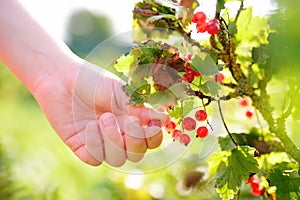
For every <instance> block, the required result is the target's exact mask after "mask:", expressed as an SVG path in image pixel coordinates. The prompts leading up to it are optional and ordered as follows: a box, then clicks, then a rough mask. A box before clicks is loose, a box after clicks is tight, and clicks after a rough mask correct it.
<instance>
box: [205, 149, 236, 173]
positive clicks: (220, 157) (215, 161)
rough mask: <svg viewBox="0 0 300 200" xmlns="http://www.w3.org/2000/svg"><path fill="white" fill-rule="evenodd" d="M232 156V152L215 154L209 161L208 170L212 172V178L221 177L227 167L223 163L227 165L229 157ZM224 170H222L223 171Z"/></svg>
mask: <svg viewBox="0 0 300 200" xmlns="http://www.w3.org/2000/svg"><path fill="white" fill-rule="evenodd" d="M230 155H231V151H218V152H216V153H214V154H213V155H212V156H210V158H209V159H208V169H209V172H210V176H214V177H219V176H220V174H222V173H223V171H224V170H225V168H226V165H225V164H224V165H223V164H221V163H227V159H228V157H229V156H230ZM223 167H225V168H224V170H221V169H223Z"/></svg>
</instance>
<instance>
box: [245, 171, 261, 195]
mask: <svg viewBox="0 0 300 200" xmlns="http://www.w3.org/2000/svg"><path fill="white" fill-rule="evenodd" d="M259 183H260V178H259V176H258V175H257V174H254V175H252V176H251V177H250V178H249V180H248V182H247V184H250V186H251V193H252V195H253V196H262V195H263V194H264V193H265V189H264V188H262V187H261V186H260V185H259Z"/></svg>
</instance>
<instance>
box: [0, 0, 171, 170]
mask: <svg viewBox="0 0 300 200" xmlns="http://www.w3.org/2000/svg"><path fill="white" fill-rule="evenodd" d="M0 30H1V31H0V60H1V61H2V62H3V63H4V64H5V65H6V66H7V67H8V68H9V69H10V70H11V71H12V73H14V74H15V75H16V76H17V77H18V78H19V80H20V81H21V82H22V83H23V84H24V85H25V86H26V88H27V89H28V90H29V91H30V92H31V93H32V95H33V96H34V97H35V99H36V100H37V102H38V103H39V105H40V107H41V109H42V111H43V112H44V114H45V116H46V117H47V119H48V121H49V123H50V124H51V126H52V127H53V129H54V130H55V131H56V133H57V134H58V135H59V137H60V138H61V139H62V140H63V142H64V143H65V144H66V145H67V146H69V147H70V149H71V150H72V151H73V152H74V153H75V154H76V155H77V156H78V157H79V158H80V159H81V160H82V161H83V162H85V163H87V164H90V165H95V166H96V165H100V164H101V163H103V162H106V163H108V164H109V165H111V166H115V167H119V166H122V165H123V164H124V163H125V162H126V160H129V161H132V162H138V161H140V160H141V159H142V158H143V156H144V154H145V153H146V151H147V149H153V148H156V147H158V146H159V145H160V144H161V142H162V132H161V129H160V128H159V127H157V126H151V127H148V126H147V124H148V122H149V121H150V120H152V119H158V120H160V121H161V122H162V124H164V123H165V122H166V121H167V116H166V114H165V113H161V112H158V111H155V110H154V109H152V108H150V107H149V106H139V107H137V106H133V105H128V104H127V102H128V96H127V95H126V94H125V92H124V91H123V90H122V87H121V86H122V85H123V84H124V83H123V82H122V81H121V80H120V79H119V78H118V77H116V76H114V75H112V74H111V73H109V72H107V71H105V70H103V69H100V68H99V67H97V66H94V65H93V64H91V63H89V62H86V61H84V60H82V59H80V58H79V57H77V56H76V55H75V54H73V53H72V52H71V51H70V50H69V49H68V48H67V47H66V45H64V44H63V43H62V42H61V41H59V40H57V39H54V38H53V37H51V35H50V34H49V33H47V32H46V31H45V30H44V29H43V28H42V27H41V26H40V25H39V24H38V23H37V22H36V20H35V19H34V18H33V17H32V16H31V15H30V14H29V13H28V12H27V11H26V10H25V9H24V8H23V7H22V5H21V4H20V3H19V2H18V1H17V0H1V1H0ZM28 120H30V118H29V119H28Z"/></svg>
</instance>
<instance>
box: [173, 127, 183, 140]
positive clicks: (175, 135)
mask: <svg viewBox="0 0 300 200" xmlns="http://www.w3.org/2000/svg"><path fill="white" fill-rule="evenodd" d="M181 134H182V132H181V130H178V129H175V130H174V131H173V132H172V135H171V136H172V138H173V141H175V140H179V139H180V135H181Z"/></svg>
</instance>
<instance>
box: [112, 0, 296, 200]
mask: <svg viewBox="0 0 300 200" xmlns="http://www.w3.org/2000/svg"><path fill="white" fill-rule="evenodd" d="M228 2H229V1H226V0H218V1H217V3H216V9H215V19H217V20H218V23H219V25H220V30H219V32H218V33H217V34H211V35H209V36H208V37H207V39H203V40H199V39H195V38H193V37H192V36H193V34H192V33H193V24H192V23H191V18H192V16H193V14H194V10H195V9H196V7H197V6H198V4H197V2H196V1H194V0H186V1H180V2H177V1H175V3H171V2H169V1H163V2H158V1H150V0H144V1H140V2H137V3H136V5H135V8H134V10H133V18H134V25H133V36H134V41H135V46H134V47H133V48H132V49H131V51H130V53H129V54H128V55H126V56H122V57H121V58H119V59H118V60H117V61H116V64H115V67H116V69H117V70H118V71H119V72H122V73H124V75H125V76H127V77H128V81H127V85H126V86H125V87H124V90H125V91H126V92H127V94H128V95H129V96H130V102H129V103H131V104H137V105H140V104H143V103H149V104H151V105H152V106H155V107H162V108H165V109H166V111H167V112H168V113H169V115H170V117H171V118H172V119H174V120H175V121H176V122H177V125H178V126H181V127H182V129H183V127H184V126H182V125H181V123H182V119H183V118H185V117H186V116H188V115H190V114H191V112H192V111H193V110H194V109H199V108H202V109H205V110H206V109H208V108H209V107H210V106H212V104H213V103H214V102H215V103H216V104H217V106H218V111H219V114H220V116H221V119H222V123H223V125H224V128H225V130H226V135H227V136H225V137H220V138H219V145H220V148H221V151H218V152H216V153H215V156H212V157H211V158H210V159H209V165H210V168H211V169H210V178H211V179H212V180H214V181H215V184H216V191H217V192H218V193H219V194H220V197H221V198H222V199H233V198H238V196H239V194H240V191H241V190H242V185H243V184H242V183H243V181H244V182H247V180H248V179H249V177H250V176H251V175H253V174H258V175H259V176H260V180H268V181H269V182H268V181H265V182H264V181H262V182H261V183H259V184H260V187H263V190H261V191H263V192H264V191H266V192H264V194H262V195H264V198H270V199H274V198H275V196H276V197H277V198H278V199H295V198H298V197H299V183H298V182H299V181H298V175H297V171H298V168H299V162H300V150H299V148H298V147H297V146H296V144H295V142H294V141H293V140H292V139H291V138H290V137H289V136H288V132H287V120H288V119H290V117H291V115H292V114H293V113H294V111H295V110H296V107H295V103H294V102H295V94H296V93H298V92H299V87H298V85H297V84H295V83H293V80H295V78H296V75H295V76H294V77H293V75H292V74H290V77H289V78H290V79H289V80H288V82H289V83H290V84H287V83H286V82H285V81H282V84H284V85H285V87H288V88H289V90H290V91H291V93H287V95H285V97H284V99H283V101H282V106H281V108H278V107H276V106H274V100H273V99H272V95H271V93H270V89H269V86H270V84H271V82H272V81H274V80H278V79H277V77H278V74H279V73H281V69H283V66H284V65H283V63H282V62H278V59H280V58H281V56H278V53H279V52H278V48H282V49H284V48H285V47H284V46H283V45H282V44H281V43H280V41H278V35H280V34H282V30H281V29H279V30H278V27H281V26H278V25H277V26H274V24H275V23H274V20H275V19H277V18H278V16H279V15H280V16H281V15H283V14H282V11H283V10H284V9H283V10H282V9H280V8H281V7H278V10H277V12H276V13H274V14H272V15H270V16H264V17H259V16H253V12H252V7H245V6H244V1H243V0H236V1H234V2H236V3H239V5H240V6H239V9H238V10H237V11H236V13H235V15H234V16H232V15H231V13H232V11H231V9H232V8H230V7H229V6H228V5H229V4H227V3H228ZM230 2H232V1H230ZM200 7H201V6H200ZM229 16H231V17H229ZM197 34H201V33H197ZM282 49H281V50H282ZM275 50H276V51H275ZM190 69H192V70H193V71H194V72H195V73H200V74H201V76H200V77H196V76H195V77H193V78H192V79H189V80H188V81H187V80H186V79H185V77H184V74H187V73H188V70H190ZM220 73H221V74H226V77H225V79H224V80H223V79H218V77H219V74H220ZM241 98H247V99H248V101H250V102H251V106H250V107H251V109H252V110H254V112H255V113H256V118H257V120H258V123H256V122H252V124H251V126H252V127H251V129H249V130H246V131H245V132H241V133H238V132H232V130H230V129H229V128H228V125H227V123H226V121H227V120H226V118H225V117H224V112H223V110H222V107H221V102H222V103H225V104H226V103H230V102H232V101H236V100H238V99H241ZM169 103H172V107H169V106H167V107H166V105H169ZM275 105H276V104H275ZM247 112H248V114H247V116H248V118H252V116H253V112H252V111H249V110H248V111H247ZM262 123H263V124H265V125H264V126H267V128H264V127H263V125H261V124H262ZM207 124H208V125H209V126H211V125H210V124H211V122H210V121H209V120H208V121H207ZM257 124H258V125H260V127H258V126H257ZM211 128H212V130H213V127H211ZM182 131H184V130H182ZM274 152H281V153H282V154H279V155H282V157H281V158H282V160H281V161H279V160H278V162H275V163H273V162H272V160H271V159H269V158H270V157H271V155H272V153H274ZM220 155H221V156H220ZM284 155H288V157H287V159H286V157H285V156H284ZM285 162H288V163H291V164H292V165H293V166H294V168H293V172H289V171H286V170H288V166H287V165H283V163H285ZM265 166H267V167H265ZM275 166H277V167H275ZM279 166H280V167H279ZM271 169H272V170H271ZM284 185H290V187H289V189H287V188H286V187H285V186H284ZM274 190H276V195H275V193H274ZM253 195H257V194H254V193H253Z"/></svg>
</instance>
